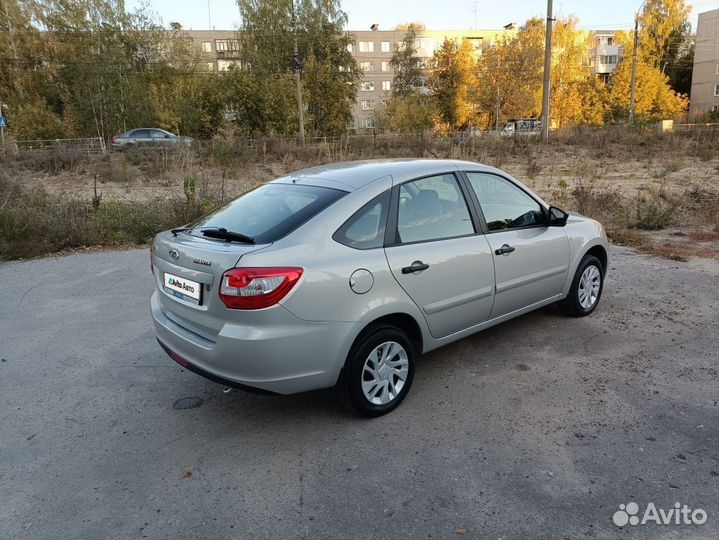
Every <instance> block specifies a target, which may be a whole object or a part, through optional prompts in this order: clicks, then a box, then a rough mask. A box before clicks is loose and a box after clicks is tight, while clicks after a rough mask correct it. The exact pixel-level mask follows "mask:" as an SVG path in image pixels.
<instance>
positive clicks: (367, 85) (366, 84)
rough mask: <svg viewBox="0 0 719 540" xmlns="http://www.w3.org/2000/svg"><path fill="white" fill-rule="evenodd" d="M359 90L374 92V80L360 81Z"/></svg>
mask: <svg viewBox="0 0 719 540" xmlns="http://www.w3.org/2000/svg"><path fill="white" fill-rule="evenodd" d="M360 90H362V91H363V92H374V81H362V82H361V83H360Z"/></svg>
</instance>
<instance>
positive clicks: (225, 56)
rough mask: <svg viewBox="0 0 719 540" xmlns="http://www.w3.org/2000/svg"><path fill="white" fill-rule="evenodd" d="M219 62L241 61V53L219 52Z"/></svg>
mask: <svg viewBox="0 0 719 540" xmlns="http://www.w3.org/2000/svg"><path fill="white" fill-rule="evenodd" d="M217 59H218V60H239V59H240V51H217Z"/></svg>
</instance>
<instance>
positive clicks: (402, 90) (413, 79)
mask: <svg viewBox="0 0 719 540" xmlns="http://www.w3.org/2000/svg"><path fill="white" fill-rule="evenodd" d="M423 29H424V27H423V26H422V25H421V24H419V23H408V24H405V25H401V26H398V27H397V30H399V31H403V32H404V36H403V37H402V41H400V42H399V43H397V44H395V48H394V52H393V53H392V59H391V60H390V66H392V69H393V70H394V80H393V81H392V96H394V97H405V96H409V95H410V94H413V93H415V92H417V89H418V88H419V87H420V86H421V85H422V68H421V67H420V59H419V57H417V48H416V47H415V40H416V39H417V34H418V33H419V32H420V31H421V30H423Z"/></svg>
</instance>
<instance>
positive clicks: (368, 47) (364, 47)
mask: <svg viewBox="0 0 719 540" xmlns="http://www.w3.org/2000/svg"><path fill="white" fill-rule="evenodd" d="M359 52H374V41H360V42H359Z"/></svg>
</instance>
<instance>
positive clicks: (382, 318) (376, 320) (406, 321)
mask: <svg viewBox="0 0 719 540" xmlns="http://www.w3.org/2000/svg"><path fill="white" fill-rule="evenodd" d="M381 325H388V326H394V327H396V328H399V329H400V330H402V331H403V332H405V333H406V334H407V336H408V337H409V339H410V341H411V342H412V344H413V345H414V347H415V351H416V353H417V354H422V351H423V348H424V344H425V342H426V338H425V335H424V333H423V327H422V326H421V324H420V322H418V321H417V318H416V317H415V316H413V315H411V314H409V313H407V312H403V311H396V312H392V313H385V314H382V315H378V316H376V317H373V318H372V319H370V320H368V321H367V322H366V323H365V324H364V325H363V326H362V329H361V330H360V331H359V332H357V334H356V335H354V337H353V338H352V339H351V342H350V343H349V345H348V346H347V347H346V354H345V358H344V360H343V362H342V368H341V370H340V372H339V373H338V378H337V380H338V381H341V380H342V374H343V373H344V371H345V367H346V366H347V361H348V359H349V358H350V356H351V355H352V352H353V351H354V350H355V347H356V346H357V343H358V342H359V341H360V340H361V339H363V338H364V337H365V336H366V335H367V333H368V332H370V331H371V329H372V328H373V327H376V326H381Z"/></svg>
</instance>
